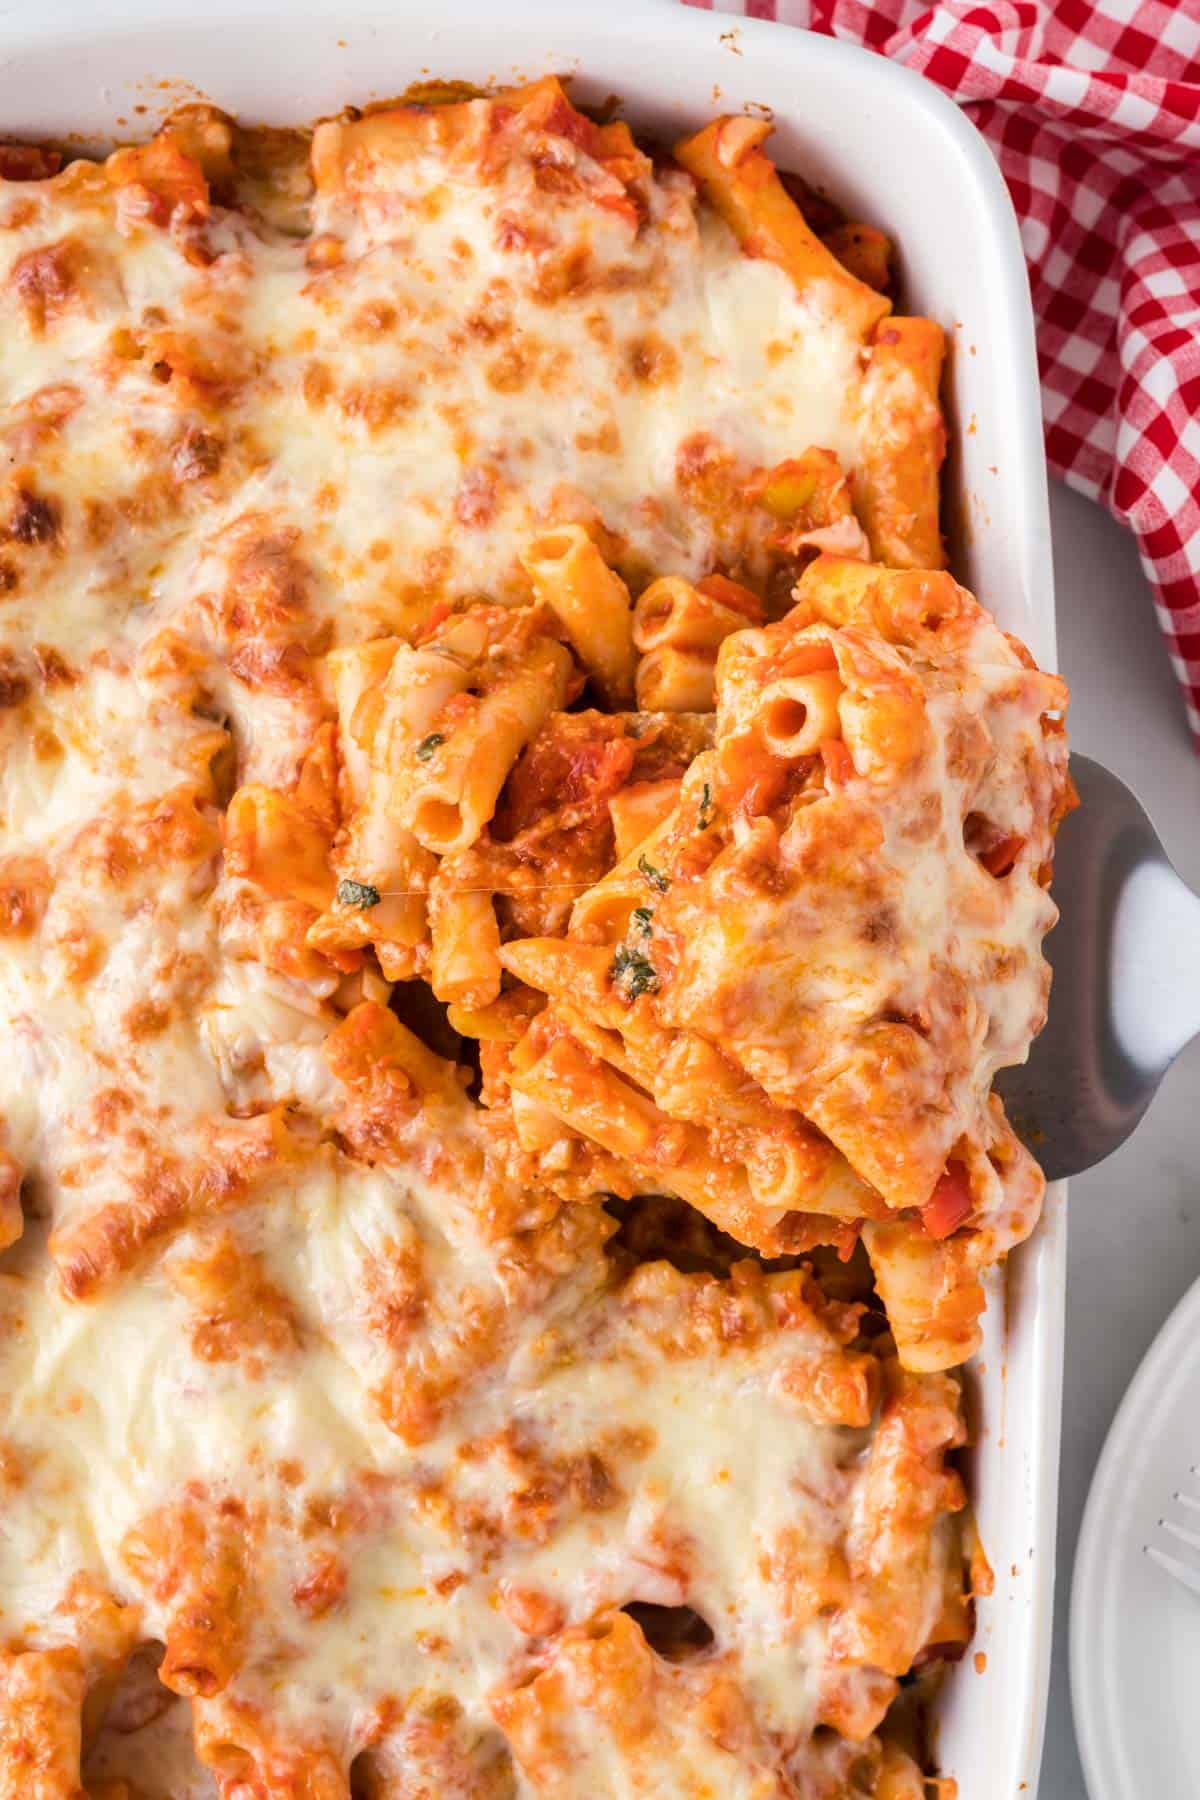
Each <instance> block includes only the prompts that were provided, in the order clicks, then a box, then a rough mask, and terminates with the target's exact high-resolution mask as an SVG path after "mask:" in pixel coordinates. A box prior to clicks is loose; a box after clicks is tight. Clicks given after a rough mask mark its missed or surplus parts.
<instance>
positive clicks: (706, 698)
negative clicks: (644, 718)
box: [633, 575, 762, 712]
mask: <svg viewBox="0 0 1200 1800" xmlns="http://www.w3.org/2000/svg"><path fill="white" fill-rule="evenodd" d="M731 599H732V600H733V601H734V602H735V604H733V605H731V604H729V601H730V600H731ZM761 617H762V608H761V605H760V603H759V602H758V600H757V599H756V597H755V596H754V595H753V594H751V593H750V592H749V590H748V589H745V588H740V587H738V586H737V584H736V583H734V582H732V581H728V580H727V579H726V578H725V577H723V576H716V577H711V578H707V579H706V580H705V581H702V582H700V583H698V584H696V585H694V586H693V584H692V583H691V582H690V581H684V580H683V579H682V578H681V577H679V576H673V575H667V576H662V577H660V579H659V580H658V581H652V582H651V583H650V586H649V587H648V588H646V589H645V590H644V592H643V593H641V594H640V595H639V596H638V600H637V604H636V606H635V608H634V623H633V641H634V643H635V645H636V646H637V648H638V650H639V651H640V652H641V658H640V660H639V662H638V669H637V699H638V705H639V706H640V707H644V708H647V709H652V710H659V711H663V712H707V711H709V710H710V709H711V707H712V704H713V695H714V691H715V671H716V662H717V651H718V650H719V648H720V646H721V644H722V643H723V642H724V640H725V639H726V638H727V637H728V636H729V635H730V633H731V632H734V631H739V630H741V629H742V628H743V627H744V626H746V625H747V624H755V623H757V622H758V621H759V619H761Z"/></svg>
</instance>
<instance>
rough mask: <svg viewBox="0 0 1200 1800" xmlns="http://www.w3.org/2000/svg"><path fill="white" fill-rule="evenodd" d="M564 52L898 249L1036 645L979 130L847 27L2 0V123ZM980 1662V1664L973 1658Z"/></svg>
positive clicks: (980, 574)
mask: <svg viewBox="0 0 1200 1800" xmlns="http://www.w3.org/2000/svg"><path fill="white" fill-rule="evenodd" d="M548 70H556V71H558V72H560V73H563V72H570V71H574V70H579V71H580V75H579V81H578V85H577V91H578V92H579V93H580V94H581V95H582V96H583V97H584V98H585V99H587V98H590V99H592V100H596V99H601V98H603V97H605V96H607V95H609V94H617V95H619V96H620V99H621V101H622V104H623V107H624V110H625V113H626V115H627V116H628V117H629V118H630V119H631V121H632V122H633V123H634V125H635V126H637V127H640V128H642V129H648V130H649V131H651V132H653V133H655V134H657V135H661V136H664V137H668V138H669V137H671V136H672V135H674V134H678V133H681V132H683V131H684V130H686V129H690V128H693V127H695V126H696V125H698V124H700V123H701V122H703V121H704V120H705V119H707V118H709V117H711V116H712V114H713V113H714V112H716V111H722V110H724V111H740V110H742V109H746V108H750V109H752V110H754V111H756V112H762V111H769V112H770V114H771V115H772V116H773V117H774V120H775V124H776V135H775V138H774V140H773V144H772V151H773V154H774V155H775V156H776V158H777V159H778V160H779V161H780V162H781V163H782V165H783V166H784V167H789V168H794V169H796V170H799V171H802V172H803V173H804V174H805V175H806V176H807V177H808V178H809V179H810V180H813V181H815V182H817V183H818V184H820V185H824V186H825V187H827V188H828V190H829V192H830V193H831V194H832V195H833V196H835V197H836V198H837V199H838V200H839V201H840V202H842V203H843V204H844V205H845V206H846V207H847V208H848V209H849V210H850V211H851V212H852V213H853V214H854V215H855V216H859V217H863V218H866V219H869V220H872V221H874V222H876V223H878V224H880V225H881V226H883V227H885V228H886V229H887V230H888V231H889V232H891V234H892V235H893V236H894V237H895V238H896V239H897V240H898V242H899V244H900V245H901V247H902V252H903V266H904V278H905V288H906V293H905V299H906V303H907V305H908V306H909V307H910V308H911V309H912V310H917V311H920V312H924V313H929V314H931V315H932V316H933V317H934V318H936V319H939V320H940V321H941V322H942V323H943V324H944V325H945V326H946V327H947V328H948V330H949V331H950V334H951V339H952V344H953V354H952V357H951V361H950V373H949V399H950V407H951V414H952V420H953V425H954V450H953V452H952V457H951V461H950V467H949V486H948V493H949V500H950V508H951V516H952V521H953V525H952V529H953V540H954V567H955V572H956V573H957V574H958V575H960V576H961V578H962V579H964V580H965V581H966V582H967V583H968V584H969V585H970V586H971V587H972V588H974V589H975V590H976V591H977V592H978V593H979V594H980V596H981V597H982V598H983V599H984V600H985V601H986V603H987V604H988V605H989V606H990V607H991V608H992V609H993V610H994V611H995V612H996V613H997V614H998V615H999V617H1000V620H1001V622H1002V624H1004V625H1006V626H1007V627H1009V628H1010V629H1011V630H1013V631H1015V632H1018V633H1019V634H1020V635H1021V637H1023V638H1024V639H1025V640H1026V641H1027V642H1028V643H1029V644H1030V645H1031V646H1032V648H1033V650H1034V652H1035V654H1036V655H1037V657H1038V659H1039V661H1041V662H1043V663H1046V664H1048V665H1050V666H1051V667H1053V666H1054V661H1055V638H1054V598H1053V586H1052V571H1051V560H1050V533H1049V517H1048V510H1047V498H1046V471H1045V461H1044V457H1043V452H1042V436H1041V416H1040V409H1039V403H1038V388H1037V372H1036V362H1035V354H1034V340H1033V326H1032V316H1031V312H1030V305H1029V292H1028V286H1027V283H1026V277H1025V266H1024V261H1023V258H1022V254H1021V244H1020V239H1019V237H1018V233H1017V225H1016V220H1015V218H1014V216H1013V211H1012V207H1011V205H1010V203H1009V199H1008V195H1007V192H1006V190H1005V187H1004V184H1003V182H1002V180H1001V177H1000V175H999V173H998V171H997V169H996V166H995V164H994V163H993V161H992V158H991V155H990V153H989V152H988V150H987V148H986V146H985V145H984V143H983V140H982V139H981V138H980V137H979V136H978V135H977V134H976V133H975V131H974V129H973V128H972V127H971V126H970V125H969V124H968V123H967V121H966V120H965V118H964V117H963V115H962V114H961V113H960V112H958V110H957V109H956V108H955V107H954V106H953V105H952V104H951V102H950V101H948V100H946V99H945V98H944V97H943V96H942V95H941V94H940V93H939V92H938V91H937V90H935V89H934V88H933V87H932V86H930V85H929V84H928V83H926V82H925V81H923V80H921V79H920V78H919V77H918V76H915V75H913V74H911V73H910V72H908V71H907V70H904V69H901V68H898V67H896V66H895V65H893V64H889V63H887V62H884V61H883V60H882V59H881V58H879V57H876V56H873V55H871V54H869V53H867V52H865V51H860V50H857V49H854V48H851V47H849V46H847V45H844V44H838V43H834V42H832V41H831V40H829V39H826V38H821V37H816V36H813V35H810V34H809V33H807V32H800V31H796V30H794V29H790V28H787V27H781V26H775V25H764V24H761V23H758V22H756V21H753V20H742V19H739V18H731V17H730V16H729V15H727V14H715V13H708V12H701V11H694V10H691V9H689V8H685V7H683V6H679V5H676V4H674V3H673V0H623V3H621V4H615V5H614V4H613V0H591V3H589V4H584V5H579V4H575V5H573V4H571V3H570V0H559V3H557V4H556V3H555V0H503V4H501V3H500V0H434V3H433V4H430V3H429V0H420V3H419V4H418V3H416V0H389V3H388V4H387V5H383V6H381V5H378V4H372V3H371V0H305V3H304V4H303V5H302V6H291V5H288V4H286V3H285V0H275V4H274V5H272V4H270V3H269V0H250V3H245V0H106V4H105V6H104V16H103V17H100V16H98V15H97V14H94V13H93V12H92V10H91V6H90V3H89V0H19V3H18V4H16V5H13V4H11V3H10V0H0V131H2V132H3V133H4V134H5V135H10V136H14V137H18V138H19V137H22V136H25V137H31V138H43V137H47V136H50V137H53V136H65V135H68V134H70V135H73V136H74V137H75V141H86V142H89V143H93V144H96V145H100V144H103V143H104V142H105V141H109V140H111V138H112V137H113V136H114V134H115V135H118V136H125V137H128V136H135V135H143V134H144V133H145V132H148V131H149V129H150V128H151V126H152V124H153V123H154V121H155V120H156V119H157V118H158V117H159V116H160V115H161V113H162V112H163V111H165V110H167V109H168V108H169V106H170V105H172V104H174V103H176V102H177V101H179V100H180V99H182V98H188V97H193V96H194V95H195V94H196V93H197V92H199V93H200V94H202V95H204V96H206V97H209V98H212V99H213V100H216V101H217V102H219V103H220V104H221V105H222V106H224V107H226V108H228V109H229V110H230V111H232V112H235V113H238V114H239V115H241V116H243V117H246V118H249V119H253V120H261V121H266V122H270V123H280V124H282V123H289V122H298V121H302V120H308V119H311V118H313V117H314V116H317V115H319V114H322V113H329V112H334V111H337V110H338V109H339V108H340V107H341V106H343V105H344V104H345V103H346V102H348V101H357V102H363V101H366V100H370V99H373V98H386V97H388V96H390V95H394V94H396V93H399V92H402V91H403V90H404V88H405V87H406V86H408V85H409V84H410V83H411V82H413V81H414V80H417V79H419V78H421V77H422V76H425V75H427V74H432V75H438V76H456V77H460V78H465V79H467V80H475V81H481V82H486V81H491V80H500V81H504V80H508V79H510V78H512V77H513V76H514V75H518V76H529V75H534V74H541V73H544V72H546V71H548ZM1064 1200H1065V1196H1064V1194H1063V1192H1062V1191H1061V1190H1059V1191H1054V1190H1052V1192H1051V1194H1050V1196H1049V1200H1048V1204H1047V1209H1046V1218H1045V1220H1044V1222H1043V1224H1042V1227H1041V1229H1040V1231H1039V1233H1038V1235H1037V1237H1036V1238H1035V1239H1034V1241H1033V1242H1032V1243H1030V1244H1029V1245H1027V1246H1025V1247H1024V1248H1023V1249H1022V1250H1021V1251H1019V1252H1018V1253H1017V1254H1016V1255H1015V1256H1014V1257H1013V1259H1012V1262H1011V1265H1010V1267H1009V1269H1008V1271H1007V1273H1006V1275H1005V1277H1004V1278H1003V1279H1000V1280H998V1281H997V1282H996V1284H995V1287H994V1291H993V1293H992V1296H991V1301H990V1307H989V1317H988V1328H987V1336H986V1343H985V1348H984V1351H983V1353H982V1355H981V1357H980V1358H979V1359H978V1362H977V1365H976V1367H975V1369H974V1371H973V1374H972V1397H973V1403H974V1405H973V1410H974V1415H975V1418H976V1422H977V1430H978V1447H977V1450H976V1452H975V1454H974V1458H973V1462H974V1486H975V1492H976V1498H977V1505H978V1510H979V1515H980V1522H981V1526H982V1530H983V1536H984V1541H985V1543H986V1546H987V1550H988V1553H989V1556H990V1558H991V1561H992V1564H993V1566H994V1569H995V1574H996V1591H995V1594H994V1596H993V1598H992V1599H991V1600H989V1601H986V1602H984V1603H983V1604H982V1606H981V1607H980V1622H979V1632H978V1637H977V1640H976V1643H975V1645H974V1646H973V1649H974V1651H975V1652H979V1653H982V1655H981V1657H979V1658H976V1657H968V1658H967V1660H966V1661H965V1662H964V1663H962V1664H961V1665H960V1666H959V1668H958V1669H957V1670H956V1671H955V1672H954V1675H953V1677H952V1679H951V1681H950V1682H949V1683H948V1685H947V1688H946V1690H945V1693H944V1696H943V1704H942V1709H941V1717H940V1720H939V1725H938V1752H939V1757H940V1762H941V1767H942V1770H943V1772H944V1773H946V1774H952V1775H954V1776H955V1777H956V1778H957V1780H958V1782H959V1793H960V1797H961V1800H1018V1797H1020V1800H1032V1796H1033V1794H1034V1792H1035V1790H1036V1785H1037V1770H1038V1762H1039V1758H1040V1753H1041V1738H1042V1728H1043V1722H1044V1713H1045V1696H1046V1685H1047V1678H1048V1670H1049V1655H1050V1623H1051V1601H1052V1588H1053V1575H1054V1526H1055V1497H1056V1482H1057V1464H1058V1443H1059V1410H1060V1398H1061V1373H1062V1328H1063V1285H1064V1276H1065V1260H1066V1224H1065V1205H1064ZM977 1662H978V1666H977Z"/></svg>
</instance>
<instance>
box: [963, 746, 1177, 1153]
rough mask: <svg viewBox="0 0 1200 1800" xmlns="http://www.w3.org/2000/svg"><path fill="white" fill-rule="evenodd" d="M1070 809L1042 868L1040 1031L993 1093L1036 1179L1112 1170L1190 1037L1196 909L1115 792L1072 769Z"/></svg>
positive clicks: (1089, 772) (1132, 808)
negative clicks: (1046, 1003)
mask: <svg viewBox="0 0 1200 1800" xmlns="http://www.w3.org/2000/svg"><path fill="white" fill-rule="evenodd" d="M1071 774H1072V775H1073V776H1074V778H1075V785H1076V787H1077V788H1078V789H1079V798H1080V801H1081V805H1080V807H1079V810H1078V811H1077V812H1074V813H1072V814H1071V816H1070V817H1069V818H1068V819H1067V820H1066V822H1065V823H1064V824H1063V826H1062V829H1061V831H1060V832H1059V835H1058V842H1057V844H1056V846H1055V855H1054V889H1053V892H1054V898H1055V900H1056V901H1057V902H1058V905H1059V908H1060V910H1061V913H1062V917H1061V919H1060V920H1059V923H1058V924H1057V925H1056V926H1055V928H1054V930H1053V931H1052V932H1051V933H1050V935H1049V937H1048V938H1047V939H1046V954H1047V956H1048V958H1049V961H1050V964H1051V966H1052V968H1053V970H1054V986H1053V991H1052V993H1051V997H1050V1018H1049V1022H1048V1023H1047V1025H1046V1029H1045V1030H1044V1031H1043V1032H1042V1034H1041V1036H1040V1037H1039V1038H1038V1039H1037V1040H1036V1042H1035V1043H1034V1046H1033V1049H1032V1050H1031V1052H1030V1055H1029V1061H1028V1062H1027V1063H1025V1064H1023V1066H1022V1067H1020V1068H1016V1069H1005V1070H1003V1071H1002V1072H1001V1074H1000V1075H999V1076H998V1077H997V1081H996V1086H997V1088H998V1090H999V1092H1000V1094H1001V1096H1002V1097H1003V1100H1004V1104H1005V1106H1006V1107H1007V1109H1008V1115H1009V1118H1010V1119H1011V1120H1012V1122H1013V1126H1014V1128H1015V1129H1016V1131H1017V1132H1018V1133H1019V1134H1020V1136H1021V1137H1023V1138H1024V1139H1025V1141H1026V1143H1027V1144H1028V1145H1029V1148H1030V1149H1031V1150H1032V1151H1033V1153H1034V1155H1035V1156H1036V1157H1037V1159H1038V1161H1039V1162H1040V1163H1041V1165H1042V1167H1043V1168H1044V1169H1045V1171H1046V1174H1047V1176H1048V1177H1049V1179H1050V1180H1051V1181H1056V1180H1058V1179H1059V1178H1060V1177H1062V1176H1065V1175H1079V1174H1081V1173H1082V1172H1083V1170H1084V1169H1090V1168H1092V1167H1093V1166H1094V1165H1095V1164H1096V1163H1098V1162H1103V1160H1104V1158H1105V1157H1106V1156H1111V1155H1112V1153H1113V1151H1114V1150H1116V1149H1117V1148H1118V1147H1119V1146H1120V1145H1121V1144H1123V1143H1124V1142H1125V1139H1126V1138H1127V1137H1128V1136H1129V1134H1130V1132H1131V1131H1132V1130H1133V1129H1134V1127H1135V1126H1136V1125H1137V1123H1138V1121H1139V1120H1140V1119H1141V1117H1142V1114H1143V1113H1144V1112H1145V1110H1146V1108H1147V1107H1148V1106H1149V1104H1150V1102H1151V1100H1152V1099H1153V1098H1154V1095H1155V1092H1156V1090H1157V1088H1158V1084H1159V1082H1160V1081H1161V1080H1162V1078H1163V1076H1164V1075H1165V1074H1166V1072H1167V1070H1168V1069H1169V1068H1170V1066H1171V1064H1172V1063H1173V1062H1174V1060H1175V1058H1176V1057H1177V1056H1178V1055H1179V1052H1180V1051H1181V1050H1182V1049H1183V1047H1184V1045H1185V1044H1187V1043H1189V1042H1190V1041H1191V1039H1192V1038H1193V1037H1195V1036H1196V1034H1197V1032H1200V895H1197V894H1194V893H1193V892H1192V890H1191V889H1190V888H1189V887H1188V886H1187V884H1186V883H1185V882H1184V881H1183V880H1182V879H1181V878H1180V876H1178V875H1177V874H1176V873H1175V870H1174V869H1173V868H1172V867H1171V864H1170V862H1169V861H1168V859H1167V853H1166V851H1165V850H1164V849H1163V847H1162V845H1161V843H1160V842H1159V840H1158V834H1157V832H1156V831H1155V829H1154V827H1153V825H1152V824H1151V823H1150V820H1149V818H1148V817H1147V814H1146V810H1145V808H1144V807H1143V805H1142V803H1141V801H1140V800H1138V799H1137V798H1136V797H1135V796H1134V795H1133V794H1131V793H1130V791H1129V789H1128V788H1127V787H1126V786H1125V783H1124V782H1123V781H1119V780H1118V779H1117V777H1116V776H1115V775H1113V774H1110V772H1109V771H1108V770H1107V769H1104V768H1101V766H1100V764H1099V763H1096V762H1092V760H1091V758H1090V757H1087V756H1079V755H1072V757H1071Z"/></svg>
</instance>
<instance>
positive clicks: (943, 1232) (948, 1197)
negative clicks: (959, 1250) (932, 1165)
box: [921, 1158, 974, 1238]
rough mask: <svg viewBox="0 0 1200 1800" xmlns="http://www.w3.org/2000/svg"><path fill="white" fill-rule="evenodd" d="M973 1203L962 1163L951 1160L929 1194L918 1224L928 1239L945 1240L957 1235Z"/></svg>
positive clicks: (967, 1176)
mask: <svg viewBox="0 0 1200 1800" xmlns="http://www.w3.org/2000/svg"><path fill="white" fill-rule="evenodd" d="M973 1204H974V1202H973V1201H972V1198H971V1180H970V1176H969V1175H968V1174H967V1170H966V1167H965V1165H964V1164H963V1163H960V1162H958V1161H956V1160H955V1159H954V1158H951V1160H950V1161H949V1162H948V1163H947V1164H946V1168H945V1172H944V1173H943V1174H942V1175H941V1176H940V1178H939V1180H938V1184H937V1186H936V1187H935V1188H934V1190H933V1193H932V1194H931V1195H930V1197H929V1199H928V1200H927V1201H926V1202H925V1204H924V1206H923V1207H922V1208H921V1223H922V1224H923V1225H924V1227H925V1229H926V1231H927V1232H928V1233H929V1235H930V1237H932V1238H947V1237H949V1236H950V1233H951V1232H952V1231H957V1230H958V1227H959V1226H960V1225H961V1224H962V1222H963V1220H964V1219H965V1218H966V1217H967V1215H968V1213H969V1212H970V1210H971V1207H972V1205H973Z"/></svg>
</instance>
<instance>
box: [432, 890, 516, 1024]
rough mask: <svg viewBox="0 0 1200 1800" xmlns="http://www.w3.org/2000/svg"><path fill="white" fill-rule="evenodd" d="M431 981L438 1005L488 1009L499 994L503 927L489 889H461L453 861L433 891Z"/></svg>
mask: <svg viewBox="0 0 1200 1800" xmlns="http://www.w3.org/2000/svg"><path fill="white" fill-rule="evenodd" d="M429 931H430V939H431V948H430V955H429V982H430V986H431V987H432V988H433V991H434V993H435V994H436V995H437V997H438V999H439V1000H447V1001H455V1002H456V1003H458V1004H460V1005H463V1006H470V1007H484V1006H490V1005H491V1003H492V1001H493V1000H495V999H496V997H497V996H498V994H499V992H500V976H501V968H500V927H499V925H498V924H497V922H496V909H495V907H494V905H493V904H492V896H491V894H490V893H488V892H487V891H486V889H479V888H474V889H471V888H462V887H459V886H458V885H457V881H456V869H455V864H454V862H453V860H448V861H447V862H445V863H443V865H442V868H441V869H440V870H439V872H438V874H437V875H436V876H435V877H434V880H433V882H432V883H431V884H430V890H429Z"/></svg>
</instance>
